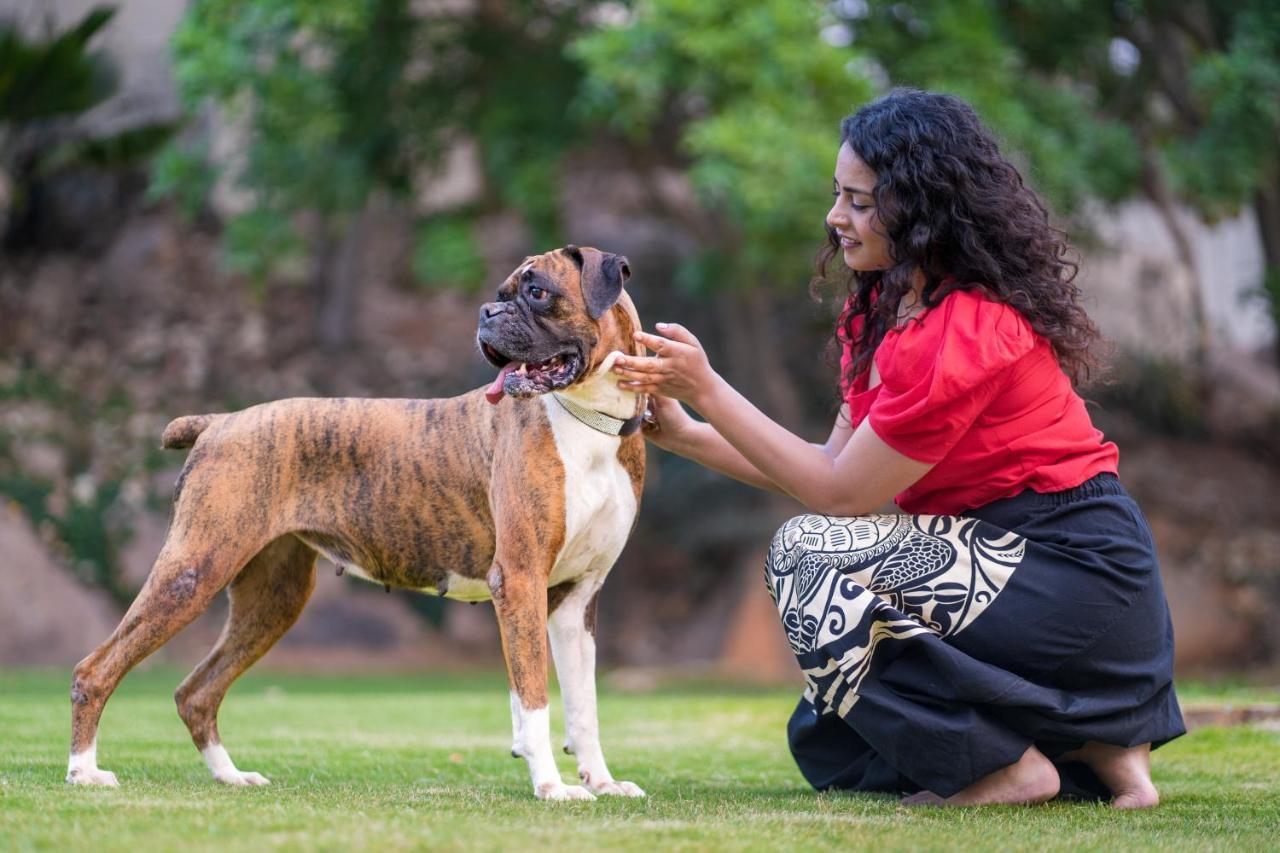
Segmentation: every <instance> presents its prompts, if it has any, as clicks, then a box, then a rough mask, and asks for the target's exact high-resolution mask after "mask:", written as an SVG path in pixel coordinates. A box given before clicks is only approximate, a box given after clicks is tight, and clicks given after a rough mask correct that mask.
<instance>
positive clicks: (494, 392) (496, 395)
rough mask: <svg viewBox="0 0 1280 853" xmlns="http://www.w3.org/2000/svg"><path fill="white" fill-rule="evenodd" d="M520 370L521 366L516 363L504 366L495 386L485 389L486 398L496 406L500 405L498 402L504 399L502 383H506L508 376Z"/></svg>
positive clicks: (495, 379) (494, 383)
mask: <svg viewBox="0 0 1280 853" xmlns="http://www.w3.org/2000/svg"><path fill="white" fill-rule="evenodd" d="M519 368H520V365H518V364H516V363H515V362H514V361H512V362H508V363H507V364H505V365H503V367H502V369H501V370H499V371H498V375H497V376H496V377H494V380H493V384H491V385H490V386H489V387H488V388H486V389H484V398H485V399H486V400H488V401H489V402H490V403H493V404H494V405H495V406H496V405H498V401H499V400H501V399H502V383H503V382H505V381H506V379H507V374H508V373H510V372H511V371H513V370H518V369H519Z"/></svg>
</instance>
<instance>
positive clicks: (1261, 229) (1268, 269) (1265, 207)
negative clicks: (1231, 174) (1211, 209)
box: [1253, 184, 1280, 365]
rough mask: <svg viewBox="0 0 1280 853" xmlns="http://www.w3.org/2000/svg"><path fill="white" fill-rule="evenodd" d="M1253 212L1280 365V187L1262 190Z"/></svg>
mask: <svg viewBox="0 0 1280 853" xmlns="http://www.w3.org/2000/svg"><path fill="white" fill-rule="evenodd" d="M1253 213H1254V218H1255V219H1257V221H1258V236H1259V237H1260V238H1261V240H1262V276H1263V279H1262V282H1263V288H1262V290H1263V294H1264V296H1265V298H1266V300H1267V307H1268V308H1270V309H1271V322H1272V326H1273V327H1274V329H1275V336H1276V340H1275V344H1274V346H1273V350H1274V353H1275V358H1276V363H1277V364H1278V365H1280V186H1278V185H1276V184H1268V185H1266V186H1263V187H1262V188H1260V189H1259V190H1258V192H1257V194H1256V195H1255V196H1254V200H1253Z"/></svg>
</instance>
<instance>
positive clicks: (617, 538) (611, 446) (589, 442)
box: [543, 395, 636, 586]
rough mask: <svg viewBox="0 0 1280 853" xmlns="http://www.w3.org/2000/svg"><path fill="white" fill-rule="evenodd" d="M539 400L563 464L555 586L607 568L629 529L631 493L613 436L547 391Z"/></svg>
mask: <svg viewBox="0 0 1280 853" xmlns="http://www.w3.org/2000/svg"><path fill="white" fill-rule="evenodd" d="M543 401H544V405H545V406H546V411H547V417H548V418H549V420H550V421H551V431H552V433H553V434H554V436H555V441H556V448H557V450H558V451H559V453H560V460H561V462H562V463H563V464H564V506H565V513H564V515H565V519H564V525H565V537H564V545H563V547H561V549H560V554H559V555H558V557H557V559H556V563H555V565H554V566H553V567H552V570H551V579H550V582H549V585H550V586H555V585H556V584H558V583H563V582H564V581H568V580H573V579H574V578H577V577H579V576H581V575H583V574H585V573H586V572H588V571H591V570H593V569H601V570H606V571H607V570H608V569H609V567H610V566H611V565H612V564H613V561H614V560H616V559H617V557H618V555H619V554H620V553H621V552H622V548H623V546H624V545H626V542H627V536H628V535H630V533H631V525H632V522H633V521H634V520H635V516H636V496H635V491H634V489H633V487H632V485H631V477H630V476H628V474H627V471H626V469H625V468H623V467H622V463H621V462H619V461H618V441H619V440H618V438H616V437H615V436H611V435H605V434H604V433H602V432H599V431H597V430H595V429H592V428H591V427H589V426H587V425H586V424H583V423H582V422H580V421H579V420H578V419H577V418H575V417H574V416H573V415H571V414H570V413H569V412H567V411H566V410H565V408H564V407H563V406H561V405H560V404H559V403H558V402H556V401H555V399H554V398H552V397H551V395H547V396H546V397H544V398H543Z"/></svg>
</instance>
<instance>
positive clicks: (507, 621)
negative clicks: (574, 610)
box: [489, 562, 595, 800]
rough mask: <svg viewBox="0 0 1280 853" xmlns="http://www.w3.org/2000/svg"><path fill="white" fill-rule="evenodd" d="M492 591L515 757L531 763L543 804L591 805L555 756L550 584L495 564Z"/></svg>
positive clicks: (587, 794) (588, 796)
mask: <svg viewBox="0 0 1280 853" xmlns="http://www.w3.org/2000/svg"><path fill="white" fill-rule="evenodd" d="M489 588H490V590H491V591H492V593H493V608H494V611H495V612H496V613H497V615H498V628H499V630H500V631H501V633H502V653H503V655H504V656H505V657H506V660H507V675H508V678H509V680H510V684H511V728H512V743H511V754H512V755H513V756H515V757H517V758H524V760H525V761H527V762H528V763H529V773H530V775H531V776H532V777H533V792H534V793H535V794H536V795H537V796H538V798H539V799H544V800H593V799H595V797H593V796H592V795H591V793H590V792H589V791H588V790H587V789H586V788H584V787H582V786H581V785H566V784H564V782H563V781H561V779H560V770H559V769H558V768H557V767H556V761H555V756H554V755H553V754H552V752H551V720H550V718H549V716H548V707H547V705H548V703H547V593H546V582H545V580H544V578H543V577H542V575H541V574H539V573H538V572H536V571H535V570H530V569H525V568H518V569H514V570H508V569H507V568H505V567H504V566H503V565H502V563H501V562H495V563H494V565H493V568H492V569H490V571H489Z"/></svg>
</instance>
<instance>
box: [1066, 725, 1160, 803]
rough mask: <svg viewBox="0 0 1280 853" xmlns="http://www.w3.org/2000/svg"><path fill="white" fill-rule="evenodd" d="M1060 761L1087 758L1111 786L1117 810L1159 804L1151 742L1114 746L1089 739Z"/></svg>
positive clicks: (1092, 768) (1092, 767)
mask: <svg viewBox="0 0 1280 853" xmlns="http://www.w3.org/2000/svg"><path fill="white" fill-rule="evenodd" d="M1059 760H1060V761H1083V762H1084V763H1085V764H1087V765H1089V769H1091V770H1092V771H1093V772H1094V773H1096V774H1098V778H1099V779H1101V780H1102V784H1104V785H1106V786H1107V787H1108V788H1110V789H1111V793H1112V794H1113V795H1114V796H1115V799H1113V800H1112V801H1111V805H1112V806H1113V807H1115V808H1117V809H1149V808H1151V807H1152V806H1155V805H1159V803H1160V793H1159V792H1158V791H1157V790H1156V786H1155V783H1153V782H1152V781H1151V744H1149V743H1144V744H1142V745H1141V746H1131V747H1123V746H1112V745H1111V744H1106V743H1098V742H1096V741H1089V742H1088V743H1086V744H1085V745H1084V746H1082V747H1081V748H1080V749H1077V750H1075V751H1074V752H1068V753H1067V754H1066V755H1063V756H1062V757H1061V758H1060V759H1059Z"/></svg>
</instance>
